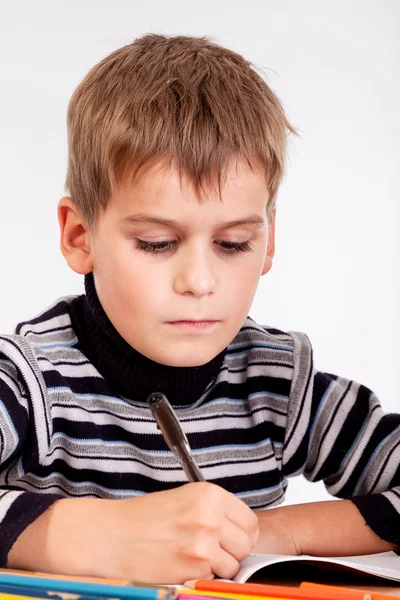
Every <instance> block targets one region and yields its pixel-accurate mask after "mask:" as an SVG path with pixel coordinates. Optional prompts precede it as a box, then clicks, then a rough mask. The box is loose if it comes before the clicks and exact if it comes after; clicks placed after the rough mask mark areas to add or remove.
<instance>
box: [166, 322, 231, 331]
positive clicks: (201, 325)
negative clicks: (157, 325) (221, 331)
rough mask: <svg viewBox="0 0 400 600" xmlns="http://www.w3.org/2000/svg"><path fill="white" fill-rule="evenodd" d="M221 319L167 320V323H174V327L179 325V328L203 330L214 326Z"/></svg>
mask: <svg viewBox="0 0 400 600" xmlns="http://www.w3.org/2000/svg"><path fill="white" fill-rule="evenodd" d="M217 323H219V321H210V320H202V321H186V320H185V321H167V325H172V326H173V327H177V328H178V329H188V330H203V329H209V328H211V327H214V326H215V325H216V324H217Z"/></svg>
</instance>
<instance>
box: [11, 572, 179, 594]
mask: <svg viewBox="0 0 400 600" xmlns="http://www.w3.org/2000/svg"><path fill="white" fill-rule="evenodd" d="M6 588H7V589H6ZM11 588H12V591H11ZM1 591H3V593H9V594H15V595H20V596H21V595H25V596H31V597H36V598H37V597H39V598H54V592H60V597H61V594H62V593H64V594H65V593H73V594H78V595H79V596H80V598H77V599H76V600H99V596H100V597H102V598H120V599H121V600H174V598H175V597H176V592H175V590H174V589H173V588H167V587H156V586H154V587H142V586H140V585H138V586H136V585H135V586H133V585H113V584H108V583H92V582H86V581H74V580H72V579H51V578H46V577H43V576H41V577H35V576H34V575H32V576H30V575H14V574H11V573H6V572H4V571H1V572H0V592H1ZM49 592H50V593H49ZM93 596H94V598H93ZM57 600H58V599H57ZM61 600H63V598H61Z"/></svg>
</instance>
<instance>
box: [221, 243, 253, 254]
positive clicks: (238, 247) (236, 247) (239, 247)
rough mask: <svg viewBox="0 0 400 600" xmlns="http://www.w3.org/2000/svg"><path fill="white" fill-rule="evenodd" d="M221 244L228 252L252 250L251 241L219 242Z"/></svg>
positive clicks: (224, 250)
mask: <svg viewBox="0 0 400 600" xmlns="http://www.w3.org/2000/svg"><path fill="white" fill-rule="evenodd" d="M219 246H220V248H221V250H222V251H223V252H225V253H226V254H236V253H237V252H251V251H252V249H253V248H252V245H251V244H250V242H219Z"/></svg>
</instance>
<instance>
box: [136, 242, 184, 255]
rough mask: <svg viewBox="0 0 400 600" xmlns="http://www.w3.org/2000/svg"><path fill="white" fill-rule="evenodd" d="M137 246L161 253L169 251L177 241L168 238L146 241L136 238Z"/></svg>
mask: <svg viewBox="0 0 400 600" xmlns="http://www.w3.org/2000/svg"><path fill="white" fill-rule="evenodd" d="M135 241H136V248H137V249H138V250H142V251H143V252H150V253H151V254H161V253H162V252H167V250H169V249H170V248H171V247H172V246H173V245H174V244H176V242H175V241H174V240H166V241H164V242H145V241H144V240H140V239H136V240H135Z"/></svg>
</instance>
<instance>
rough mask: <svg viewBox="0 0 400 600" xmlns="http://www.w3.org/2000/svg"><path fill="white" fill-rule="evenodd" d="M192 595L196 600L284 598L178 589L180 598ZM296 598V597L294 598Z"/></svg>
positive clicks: (286, 599) (278, 599)
mask: <svg viewBox="0 0 400 600" xmlns="http://www.w3.org/2000/svg"><path fill="white" fill-rule="evenodd" d="M188 596H191V598H192V600H194V598H198V599H199V600H201V598H216V599H217V600H218V598H221V599H224V598H226V599H228V600H229V599H231V598H235V599H236V600H265V599H266V598H267V599H268V600H282V597H280V598H277V597H273V598H272V597H271V596H248V595H246V594H227V593H226V592H202V591H200V590H184V589H179V590H178V598H179V599H181V598H183V599H184V600H186V597H188ZM285 600H292V599H291V598H285ZM294 600H295V599H294Z"/></svg>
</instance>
